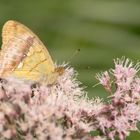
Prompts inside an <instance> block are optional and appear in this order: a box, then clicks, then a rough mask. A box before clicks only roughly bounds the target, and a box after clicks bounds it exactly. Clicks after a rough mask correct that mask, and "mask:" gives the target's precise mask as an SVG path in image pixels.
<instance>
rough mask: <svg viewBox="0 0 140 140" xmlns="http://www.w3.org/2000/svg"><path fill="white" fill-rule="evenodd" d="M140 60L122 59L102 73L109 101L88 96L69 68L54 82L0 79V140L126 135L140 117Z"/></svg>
mask: <svg viewBox="0 0 140 140" xmlns="http://www.w3.org/2000/svg"><path fill="white" fill-rule="evenodd" d="M138 70H139V64H137V65H135V66H134V65H133V63H132V62H131V61H129V60H128V59H117V60H116V61H115V68H114V69H112V70H111V71H110V73H109V72H107V71H106V72H104V73H102V74H100V75H99V74H98V75H97V79H99V81H100V83H101V84H102V85H103V87H104V88H105V90H106V91H107V92H108V93H109V98H108V102H107V103H105V102H103V101H102V99H100V98H94V99H88V97H87V94H86V92H85V91H84V89H83V88H82V86H81V84H80V82H79V81H77V79H76V75H77V74H76V72H75V71H74V70H73V69H72V68H69V67H67V68H66V69H65V72H64V74H63V75H62V76H60V77H59V78H58V79H57V81H56V83H55V84H53V85H51V86H50V85H48V86H45V85H42V84H41V83H35V82H33V81H26V80H21V79H17V78H14V77H7V78H5V79H2V78H1V79H0V139H3V140H7V139H9V140H11V139H14V140H107V139H111V140H114V139H115V138H116V137H118V138H119V139H120V140H125V138H126V136H128V135H129V133H130V131H133V130H137V123H138V122H139V121H140V105H139V102H140V78H139V77H138V76H137V75H136V74H137V72H138Z"/></svg>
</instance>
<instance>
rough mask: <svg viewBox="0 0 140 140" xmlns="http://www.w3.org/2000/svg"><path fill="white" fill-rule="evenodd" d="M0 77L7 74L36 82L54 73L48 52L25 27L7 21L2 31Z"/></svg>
mask: <svg viewBox="0 0 140 140" xmlns="http://www.w3.org/2000/svg"><path fill="white" fill-rule="evenodd" d="M2 43H3V44H2V50H1V54H0V76H5V75H7V74H10V75H14V76H17V77H21V78H25V79H31V80H35V81H38V79H39V78H40V77H42V75H46V76H47V75H50V74H51V73H53V72H54V71H55V67H54V63H53V61H52V58H51V56H50V55H49V52H48V51H47V49H46V47H45V46H44V44H43V43H42V42H41V41H40V40H39V38H38V37H37V36H36V35H35V34H34V33H33V32H32V31H31V30H30V29H28V28H27V27H26V26H24V25H23V24H21V23H19V22H16V21H12V20H10V21H8V22H6V23H5V25H4V27H3V30H2Z"/></svg>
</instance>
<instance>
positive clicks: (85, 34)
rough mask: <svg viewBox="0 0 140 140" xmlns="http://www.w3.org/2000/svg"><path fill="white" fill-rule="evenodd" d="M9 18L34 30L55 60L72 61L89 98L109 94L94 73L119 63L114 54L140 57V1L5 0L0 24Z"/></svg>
mask: <svg viewBox="0 0 140 140" xmlns="http://www.w3.org/2000/svg"><path fill="white" fill-rule="evenodd" d="M9 19H14V20H17V21H20V22H22V23H23V24H25V25H27V26H28V27H29V28H31V29H32V30H33V31H34V32H35V33H36V34H37V35H38V36H39V37H40V39H41V40H42V41H43V42H44V44H45V45H46V46H47V48H48V49H49V51H50V53H51V55H52V57H53V59H54V61H56V62H58V63H59V64H61V63H63V62H69V64H70V65H71V66H73V67H74V68H75V69H76V70H77V71H78V73H79V76H78V78H79V80H80V81H81V82H82V83H83V85H84V86H85V87H86V90H87V91H88V92H89V93H88V95H89V97H94V96H100V97H106V96H107V93H106V92H105V91H104V90H103V89H102V87H101V86H97V87H95V88H93V85H95V84H96V83H97V82H98V81H96V80H95V78H94V77H95V73H97V72H100V71H104V70H108V69H109V68H112V67H114V65H113V59H114V58H117V57H121V56H126V57H129V58H130V59H132V60H134V61H137V60H140V0H0V28H2V26H3V24H4V23H5V22H6V21H7V20H9ZM77 49H80V52H78V53H77ZM131 139H133V140H138V139H140V134H138V133H133V134H132V135H131V136H130V137H129V138H127V140H131Z"/></svg>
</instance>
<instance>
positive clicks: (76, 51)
mask: <svg viewBox="0 0 140 140" xmlns="http://www.w3.org/2000/svg"><path fill="white" fill-rule="evenodd" d="M79 52H80V49H77V50H75V52H74V53H73V54H72V56H71V57H70V58H69V59H68V61H71V60H72V59H73V58H74V57H75V56H76V55H77V54H78V53H79Z"/></svg>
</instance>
